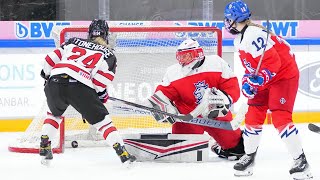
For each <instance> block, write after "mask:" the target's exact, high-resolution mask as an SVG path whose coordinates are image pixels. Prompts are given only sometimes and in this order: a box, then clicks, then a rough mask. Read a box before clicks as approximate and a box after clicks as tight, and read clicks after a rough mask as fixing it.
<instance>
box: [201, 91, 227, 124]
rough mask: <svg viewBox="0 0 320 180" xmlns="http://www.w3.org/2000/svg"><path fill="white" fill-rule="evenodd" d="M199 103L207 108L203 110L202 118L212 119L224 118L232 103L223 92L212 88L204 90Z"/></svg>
mask: <svg viewBox="0 0 320 180" xmlns="http://www.w3.org/2000/svg"><path fill="white" fill-rule="evenodd" d="M205 101H207V102H205ZM201 103H204V104H207V106H208V107H207V108H205V109H204V110H203V112H202V113H201V115H202V116H203V117H208V118H210V119H213V118H217V117H224V116H226V115H227V114H228V112H229V108H230V106H231V104H232V101H231V99H230V98H229V97H228V95H226V94H225V93H224V92H222V91H220V90H219V89H217V88H215V87H213V88H208V89H206V90H205V94H204V96H203V99H202V102H201ZM201 103H200V104H201Z"/></svg>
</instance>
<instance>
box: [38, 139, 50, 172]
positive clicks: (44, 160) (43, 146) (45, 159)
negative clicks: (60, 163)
mask: <svg viewBox="0 0 320 180" xmlns="http://www.w3.org/2000/svg"><path fill="white" fill-rule="evenodd" d="M39 154H40V156H41V164H43V165H46V166H49V165H50V163H51V161H52V159H53V155H52V150H51V141H49V137H48V136H47V135H42V136H41V142H40V151H39Z"/></svg>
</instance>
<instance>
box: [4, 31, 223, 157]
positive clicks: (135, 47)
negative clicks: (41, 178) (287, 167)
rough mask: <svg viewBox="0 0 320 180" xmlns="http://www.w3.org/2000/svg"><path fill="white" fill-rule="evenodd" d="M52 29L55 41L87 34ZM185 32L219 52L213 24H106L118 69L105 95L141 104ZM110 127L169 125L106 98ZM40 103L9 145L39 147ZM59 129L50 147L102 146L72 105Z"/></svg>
mask: <svg viewBox="0 0 320 180" xmlns="http://www.w3.org/2000/svg"><path fill="white" fill-rule="evenodd" d="M60 28H61V29H57V28H56V29H53V31H52V37H53V38H54V40H55V44H56V46H59V45H60V44H61V43H63V42H65V41H67V40H68V39H69V38H71V37H79V38H84V39H86V38H87V31H88V28H87V27H72V26H70V27H60ZM186 38H193V39H195V40H197V41H198V42H199V44H200V46H201V47H202V48H203V50H204V53H205V55H214V54H215V55H219V56H221V55H222V42H221V41H222V34H221V30H220V29H218V28H216V27H181V26H179V27H111V28H110V34H109V45H110V46H111V48H112V49H113V50H114V53H115V55H116V57H117V71H116V75H115V78H114V80H113V82H112V85H111V86H110V87H108V92H109V95H110V96H113V97H117V98H120V99H124V100H127V101H131V102H135V103H140V104H143V101H144V100H146V98H147V97H148V96H150V95H152V93H153V92H154V90H155V88H156V86H157V85H158V84H159V83H160V82H161V80H162V77H163V76H164V73H165V71H166V68H167V67H169V66H170V65H172V64H175V63H177V60H176V56H175V53H176V48H177V47H178V45H179V44H180V43H181V42H182V41H183V40H185V39H186ZM106 106H107V109H108V111H109V112H110V116H111V118H112V121H113V123H114V125H115V127H116V128H117V129H118V130H119V132H120V133H121V134H128V133H130V134H132V133H168V132H171V125H170V124H165V123H158V122H156V120H155V119H154V118H153V116H152V115H151V113H150V112H148V111H146V110H142V109H137V108H134V107H131V106H127V105H124V104H121V103H120V102H112V101H111V100H109V101H108V102H107V104H106ZM46 109H47V105H46V103H44V105H43V106H42V108H41V110H40V112H39V114H38V115H36V116H35V118H34V119H33V120H32V122H31V123H30V125H29V127H28V128H27V130H26V131H25V132H24V133H23V134H22V136H21V137H19V138H18V139H16V141H15V142H13V143H11V144H10V145H9V150H10V151H12V152H22V153H38V152H39V146H40V136H41V134H40V131H41V128H42V124H43V122H44V120H45V118H46V112H47V110H46ZM63 117H64V120H63V121H62V123H61V125H60V130H59V134H58V135H57V137H56V138H53V139H51V141H52V148H53V152H54V153H62V152H63V151H64V147H71V143H72V141H77V142H78V146H79V147H92V146H101V145H102V146H106V142H105V141H104V140H103V139H102V136H101V135H100V134H99V133H98V132H97V130H96V129H95V128H94V127H93V126H89V125H88V123H83V120H82V117H81V115H80V114H79V113H78V112H77V111H76V110H75V109H73V108H72V107H71V106H70V107H69V108H68V109H67V110H66V112H65V113H64V114H63Z"/></svg>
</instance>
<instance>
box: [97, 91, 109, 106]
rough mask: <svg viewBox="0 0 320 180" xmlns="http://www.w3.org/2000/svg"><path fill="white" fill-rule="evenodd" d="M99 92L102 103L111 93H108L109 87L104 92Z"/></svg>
mask: <svg viewBox="0 0 320 180" xmlns="http://www.w3.org/2000/svg"><path fill="white" fill-rule="evenodd" d="M97 94H98V97H99V100H100V101H101V102H102V103H106V102H107V101H108V98H109V95H108V92H107V89H105V90H104V91H102V92H98V93H97Z"/></svg>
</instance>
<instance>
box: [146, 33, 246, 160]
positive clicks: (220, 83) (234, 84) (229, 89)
mask: <svg viewBox="0 0 320 180" xmlns="http://www.w3.org/2000/svg"><path fill="white" fill-rule="evenodd" d="M176 58H177V60H178V63H177V64H174V65H172V66H170V67H168V68H167V71H166V73H165V75H164V78H163V81H162V83H161V84H160V85H159V86H157V88H156V91H155V93H154V94H153V95H152V96H151V97H150V98H148V102H149V106H150V107H154V108H157V109H161V110H163V111H166V112H170V113H174V114H188V113H190V112H191V111H195V110H196V109H197V111H198V112H199V113H198V114H199V117H201V116H202V117H207V118H215V119H219V120H222V121H231V120H232V114H231V112H230V110H229V108H230V107H231V105H232V104H233V103H235V102H236V101H237V100H238V99H239V96H240V89H239V85H238V79H237V77H236V76H235V74H234V73H233V71H232V70H231V68H230V67H229V65H228V64H227V63H226V62H225V61H224V60H223V59H222V58H221V57H219V56H217V55H209V56H205V55H204V53H203V49H202V48H201V47H200V46H199V43H198V42H197V41H196V40H193V39H186V40H185V41H183V42H182V43H181V44H180V45H179V47H178V50H177V53H176ZM205 94H206V95H205ZM204 97H207V98H204ZM208 102H209V104H210V105H211V106H212V107H211V108H210V109H209V107H208V106H209V105H208V104H206V103H208ZM219 105H220V106H219ZM154 116H155V119H157V120H158V121H160V122H163V121H169V122H171V123H173V125H172V133H173V134H203V133H204V132H205V131H206V132H207V133H208V134H209V135H210V136H211V137H213V138H214V139H215V140H216V142H217V143H218V144H216V145H215V146H213V147H212V150H213V151H214V152H216V153H217V154H218V155H219V157H222V158H227V159H230V160H235V159H239V158H240V157H241V156H242V155H243V154H244V149H243V140H242V137H241V130H240V129H237V130H235V131H230V130H223V129H217V128H210V127H204V126H198V125H192V124H186V123H182V122H175V121H174V119H173V118H172V117H167V116H162V115H160V114H154Z"/></svg>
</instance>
